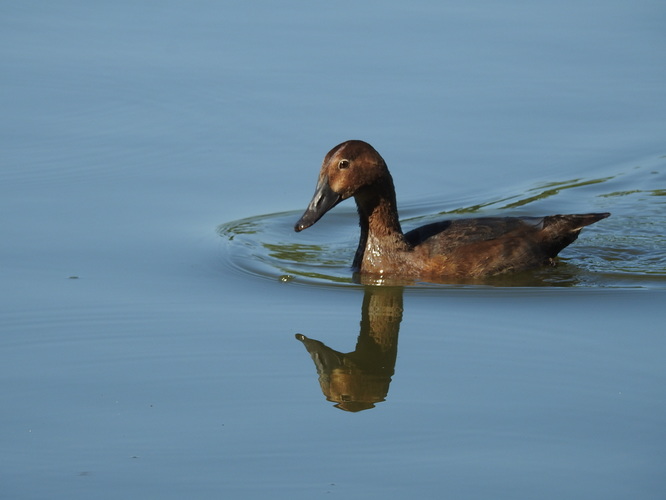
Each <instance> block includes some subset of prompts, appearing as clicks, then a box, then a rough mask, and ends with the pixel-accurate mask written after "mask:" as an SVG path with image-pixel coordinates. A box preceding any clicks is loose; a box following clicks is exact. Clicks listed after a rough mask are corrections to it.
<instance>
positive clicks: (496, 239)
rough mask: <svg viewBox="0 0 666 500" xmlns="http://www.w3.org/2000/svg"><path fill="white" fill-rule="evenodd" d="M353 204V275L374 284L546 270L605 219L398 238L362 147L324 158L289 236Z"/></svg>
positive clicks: (487, 226) (368, 149) (384, 188)
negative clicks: (356, 236)
mask: <svg viewBox="0 0 666 500" xmlns="http://www.w3.org/2000/svg"><path fill="white" fill-rule="evenodd" d="M352 197H353V198H354V200H355V201H356V207H357V209H358V217H359V224H360V226H361V235H360V240H359V244H358V248H357V250H356V254H355V255H354V261H353V264H352V269H353V271H355V272H357V273H360V274H361V275H362V276H363V275H367V276H374V277H379V278H390V277H395V278H410V279H412V278H413V279H425V280H428V279H443V278H447V277H451V278H483V277H488V276H495V275H502V274H507V273H515V272H519V271H526V270H530V269H535V268H539V267H543V266H553V265H556V263H557V260H556V257H557V254H558V253H559V252H560V251H561V250H562V249H564V248H565V247H567V246H568V245H569V244H571V243H573V242H574V241H575V240H576V238H578V235H579V234H580V232H581V230H582V229H583V227H585V226H588V225H590V224H594V223H595V222H597V221H599V220H602V219H605V218H606V217H609V216H610V213H608V212H604V213H586V214H570V215H548V216H544V217H480V218H464V219H453V220H444V221H439V222H434V223H431V224H427V225H425V226H422V227H418V228H416V229H412V230H411V231H409V232H407V233H403V231H402V227H401V225H400V219H399V216H398V206H397V203H396V193H395V187H394V184H393V178H392V177H391V174H390V172H389V170H388V167H387V165H386V162H385V161H384V159H383V158H382V156H381V155H380V154H379V153H378V152H377V150H375V148H373V147H372V146H371V145H370V144H368V143H367V142H364V141H361V140H349V141H345V142H342V143H341V144H338V145H337V146H335V147H334V148H333V149H331V150H330V151H329V152H328V153H327V154H326V156H325V157H324V161H323V163H322V166H321V170H320V172H319V178H318V180H317V186H316V188H315V193H314V196H313V197H312V200H311V201H310V203H309V204H308V206H307V208H306V210H305V212H304V213H303V215H302V216H301V218H300V219H299V220H298V222H296V225H295V226H294V230H295V231H296V232H300V231H303V230H304V229H306V228H308V227H310V226H312V225H313V224H315V223H316V222H317V221H318V220H319V219H321V217H322V216H323V215H324V214H325V213H327V212H328V211H329V210H331V209H332V208H333V207H335V206H336V205H338V204H339V203H340V202H342V201H344V200H346V199H348V198H352Z"/></svg>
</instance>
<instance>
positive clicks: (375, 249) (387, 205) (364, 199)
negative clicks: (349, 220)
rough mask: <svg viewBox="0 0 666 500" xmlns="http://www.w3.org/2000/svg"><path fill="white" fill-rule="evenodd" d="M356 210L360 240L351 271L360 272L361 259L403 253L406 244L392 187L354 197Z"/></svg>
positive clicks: (360, 192)
mask: <svg viewBox="0 0 666 500" xmlns="http://www.w3.org/2000/svg"><path fill="white" fill-rule="evenodd" d="M354 198H355V200H356V206H357V208H358V215H359V223H360V226H361V239H360V241H359V244H358V249H357V250H356V256H355V257H354V265H353V267H354V269H356V270H362V267H363V266H362V263H363V258H364V256H365V255H367V254H368V253H369V252H370V253H372V254H373V255H375V256H379V255H390V254H391V253H393V252H395V251H406V250H408V249H409V244H408V243H407V240H406V239H405V235H404V234H403V232H402V228H401V227H400V220H399V218H398V207H397V203H396V199H395V191H394V190H393V185H392V183H391V185H390V186H387V187H386V189H383V190H378V189H377V188H376V187H375V188H374V189H367V190H364V191H359V192H357V193H356V195H355V196H354Z"/></svg>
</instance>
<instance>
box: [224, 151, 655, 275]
mask: <svg viewBox="0 0 666 500" xmlns="http://www.w3.org/2000/svg"><path fill="white" fill-rule="evenodd" d="M656 163H657V164H656V165H655V164H653V165H650V166H649V168H645V167H640V166H638V167H632V168H629V169H627V170H626V171H621V172H616V173H614V174H612V175H605V176H601V177H596V178H591V179H582V178H577V179H570V180H566V181H558V182H549V183H544V184H541V185H536V186H534V187H532V188H530V189H528V190H526V191H525V192H522V193H506V192H504V193H497V194H496V195H495V196H491V197H489V199H488V201H486V202H482V203H476V204H467V205H466V204H461V205H460V206H456V207H452V208H449V209H447V210H444V211H442V210H441V204H439V203H437V202H436V201H434V200H429V201H426V202H423V201H422V202H418V203H415V202H409V201H407V202H406V203H405V207H406V209H405V210H404V211H403V212H402V213H403V215H404V214H405V213H407V214H408V217H407V218H406V219H404V226H405V229H406V230H408V229H410V228H412V227H416V226H419V225H421V224H426V223H428V222H432V221H433V220H436V219H442V218H444V217H448V218H451V217H456V216H460V214H464V215H467V216H469V215H472V214H473V215H474V216H479V215H496V214H497V213H500V212H501V213H503V214H508V215H525V214H542V215H543V214H547V213H555V211H553V210H552V208H553V206H555V205H557V206H558V207H569V208H571V207H573V210H570V209H567V210H566V211H567V212H574V211H583V210H585V211H610V212H612V213H613V216H612V217H611V218H609V219H606V220H604V221H602V222H601V223H600V224H597V225H594V226H591V227H588V228H586V229H585V230H584V231H583V232H582V233H581V236H580V237H579V239H578V241H576V242H575V243H574V244H573V245H571V246H570V247H568V248H567V249H565V250H564V251H563V252H562V254H561V259H560V261H561V263H560V265H559V266H557V267H555V268H548V269H539V270H536V271H531V272H527V273H519V274H517V275H511V276H501V277H494V278H489V279H484V280H481V281H480V280H474V281H472V280H462V281H456V282H452V281H451V280H447V281H446V282H445V283H440V284H439V286H441V285H442V284H445V285H454V286H460V285H461V284H462V285H474V286H480V285H483V286H550V287H554V286H555V287H562V286H569V287H572V286H573V287H604V288H666V252H665V251H664V250H665V249H666V236H665V235H664V231H663V229H664V227H666V213H665V210H664V202H665V201H666V198H664V196H665V194H666V189H665V188H666V180H665V179H664V174H663V171H664V170H665V169H664V168H663V158H660V159H659V161H658V162H656ZM554 200H556V201H557V203H554ZM583 203H585V205H584V206H583ZM350 205H351V203H350ZM438 205H439V206H438ZM352 207H353V205H352ZM526 207H527V208H526ZM585 207H586V208H585ZM300 214H301V211H300V210H299V211H293V212H281V213H275V214H268V215H259V216H256V217H249V218H246V219H241V220H237V221H233V222H228V223H225V224H221V225H220V226H219V227H218V234H219V235H220V236H221V237H222V238H223V240H224V242H225V255H226V262H227V263H228V265H229V267H230V268H231V269H232V270H233V271H234V272H239V273H246V274H249V275H252V276H255V277H260V278H263V279H272V280H281V281H288V282H297V283H304V284H317V285H338V286H340V285H342V286H355V285H357V284H359V283H360V282H362V284H368V283H366V282H365V281H363V280H362V279H360V277H359V276H354V274H353V273H352V271H351V269H350V264H351V262H352V259H353V256H354V252H355V250H356V244H357V241H358V224H357V215H356V213H355V211H354V210H353V208H349V207H343V208H337V209H336V210H335V211H334V212H332V213H329V214H327V215H326V217H325V218H324V219H323V220H322V221H320V222H319V224H318V225H317V226H315V227H314V228H312V229H309V230H308V231H305V232H303V233H299V234H296V233H294V231H293V224H294V222H295V221H296V220H297V219H298V217H299V215H300ZM371 284H400V285H405V284H407V285H417V286H433V284H427V283H415V282H413V281H410V282H407V283H406V282H404V281H397V282H396V281H392V282H390V283H389V282H387V281H386V280H382V281H380V282H377V281H373V282H372V283H371Z"/></svg>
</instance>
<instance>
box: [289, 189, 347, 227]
mask: <svg viewBox="0 0 666 500" xmlns="http://www.w3.org/2000/svg"><path fill="white" fill-rule="evenodd" d="M341 201H342V195H340V194H338V193H336V192H335V191H333V190H332V189H331V186H330V185H329V184H328V179H327V178H326V177H322V178H321V179H320V180H319V182H318V183H317V189H315V194H314V196H313V197H312V201H311V202H310V204H309V205H308V208H307V209H306V210H305V213H304V214H303V215H302V216H301V218H300V219H299V220H298V222H297V223H296V225H295V226H294V231H296V232H299V231H303V229H307V228H308V227H310V226H311V225H313V224H314V223H315V222H317V221H318V220H319V219H321V217H322V216H323V215H324V214H325V213H326V212H328V211H329V210H330V209H331V208H333V207H334V206H335V205H337V204H338V203H340V202H341Z"/></svg>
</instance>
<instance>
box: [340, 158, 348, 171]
mask: <svg viewBox="0 0 666 500" xmlns="http://www.w3.org/2000/svg"><path fill="white" fill-rule="evenodd" d="M338 168H340V169H343V168H349V160H340V163H338Z"/></svg>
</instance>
